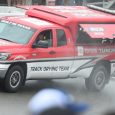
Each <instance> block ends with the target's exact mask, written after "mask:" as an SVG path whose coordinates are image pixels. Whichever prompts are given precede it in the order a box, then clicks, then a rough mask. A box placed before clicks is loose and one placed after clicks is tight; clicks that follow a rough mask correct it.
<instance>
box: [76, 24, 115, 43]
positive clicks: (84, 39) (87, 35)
mask: <svg viewBox="0 0 115 115" xmlns="http://www.w3.org/2000/svg"><path fill="white" fill-rule="evenodd" d="M110 28H111V31H110ZM114 28H115V24H80V25H79V28H78V37H77V43H78V44H84V45H85V44H86V45H87V44H88V45H97V44H98V45H112V44H115V32H114Z"/></svg>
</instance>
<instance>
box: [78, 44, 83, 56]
mask: <svg viewBox="0 0 115 115" xmlns="http://www.w3.org/2000/svg"><path fill="white" fill-rule="evenodd" d="M77 50H78V56H83V55H84V49H83V47H82V46H78V47H77Z"/></svg>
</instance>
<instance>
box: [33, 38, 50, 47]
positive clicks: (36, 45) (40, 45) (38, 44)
mask: <svg viewBox="0 0 115 115" xmlns="http://www.w3.org/2000/svg"><path fill="white" fill-rule="evenodd" d="M32 48H48V41H45V40H40V41H39V42H38V43H34V44H33V45H32Z"/></svg>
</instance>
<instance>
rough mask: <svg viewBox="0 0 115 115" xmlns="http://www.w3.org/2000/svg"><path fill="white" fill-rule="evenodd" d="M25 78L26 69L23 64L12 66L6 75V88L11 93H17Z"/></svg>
mask: <svg viewBox="0 0 115 115" xmlns="http://www.w3.org/2000/svg"><path fill="white" fill-rule="evenodd" d="M23 80H24V71H23V68H22V67H21V66H18V65H16V66H13V67H11V68H10V69H9V70H8V72H7V74H6V77H5V81H4V90H5V91H6V92H9V93H15V92H17V91H18V90H19V88H20V87H21V86H22V84H23Z"/></svg>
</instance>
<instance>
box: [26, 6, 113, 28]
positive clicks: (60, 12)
mask: <svg viewBox="0 0 115 115" xmlns="http://www.w3.org/2000/svg"><path fill="white" fill-rule="evenodd" d="M26 14H27V15H28V16H31V17H36V18H40V19H44V20H47V21H50V22H53V23H57V24H60V25H63V26H68V25H70V24H71V22H75V23H76V22H77V23H79V22H115V15H112V14H109V13H105V12H101V11H97V10H94V9H90V8H88V7H84V6H32V7H31V8H30V9H29V10H27V12H26Z"/></svg>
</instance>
